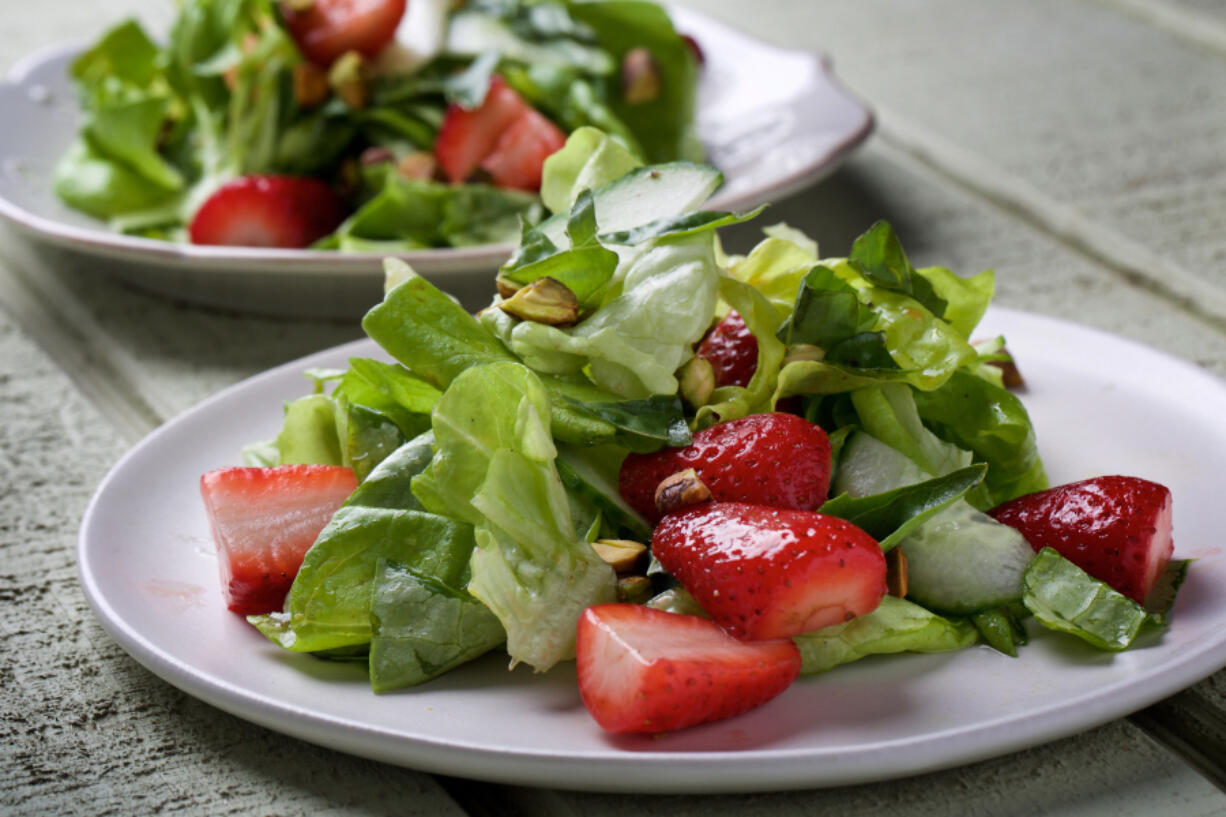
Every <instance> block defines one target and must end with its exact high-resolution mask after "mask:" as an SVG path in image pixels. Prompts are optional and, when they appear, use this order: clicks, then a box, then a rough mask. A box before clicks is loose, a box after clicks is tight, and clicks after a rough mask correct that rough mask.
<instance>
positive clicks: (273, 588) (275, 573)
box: [200, 465, 357, 615]
mask: <svg viewBox="0 0 1226 817" xmlns="http://www.w3.org/2000/svg"><path fill="white" fill-rule="evenodd" d="M355 488H357V480H356V479H355V478H354V475H353V469H352V468H342V467H340V466H337V465H282V466H278V467H275V468H222V469H220V470H217V471H211V472H209V473H207V474H205V475H204V476H202V477H201V478H200V494H201V496H202V497H203V498H204V509H205V512H206V513H207V514H208V517H209V527H210V528H211V529H212V532H213V541H214V543H215V544H216V545H217V555H218V564H219V567H220V569H221V587H222V593H223V595H224V596H225V599H226V606H227V607H229V608H230V609H231V610H233V611H234V612H236V613H242V614H244V615H252V614H256V613H271V612H274V611H277V610H280V609H281V606H282V604H283V603H284V601H285V594H286V593H288V592H289V588H290V585H291V584H293V582H294V577H295V576H296V575H298V568H299V567H301V566H302V558H303V556H305V555H306V552H307V550H308V549H309V548H310V547H311V545H313V544H314V543H315V539H316V537H318V536H319V532H320V531H321V530H323V527H324V525H326V524H328V520H329V519H331V518H332V514H333V513H335V512H336V509H337V508H339V507H340V506H341V503H343V502H344V501H345V499H346V498H347V497H348V496H349V495H350V494H351V493H353V491H354V489H355Z"/></svg>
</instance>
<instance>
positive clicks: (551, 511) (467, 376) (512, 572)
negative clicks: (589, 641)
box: [413, 363, 615, 672]
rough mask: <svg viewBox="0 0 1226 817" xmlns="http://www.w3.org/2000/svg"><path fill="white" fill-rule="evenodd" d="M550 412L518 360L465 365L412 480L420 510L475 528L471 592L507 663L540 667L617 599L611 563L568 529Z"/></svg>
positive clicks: (565, 650)
mask: <svg viewBox="0 0 1226 817" xmlns="http://www.w3.org/2000/svg"><path fill="white" fill-rule="evenodd" d="M549 417H550V410H549V398H548V396H547V394H546V392H545V388H544V386H543V385H542V384H541V382H540V380H539V378H537V377H536V375H534V374H532V372H530V371H529V370H528V369H527V368H525V367H524V366H521V365H519V364H514V363H493V364H489V365H485V366H479V367H474V368H472V369H469V370H468V371H466V372H464V373H463V374H461V375H460V376H459V377H457V378H456V379H455V380H454V381H453V382H452V384H451V386H450V387H449V388H448V389H447V391H446V392H444V394H443V397H442V398H441V399H440V400H439V402H438V404H437V405H436V406H435V409H434V434H435V441H436V445H437V450H436V454H435V457H434V460H433V462H432V463H431V466H430V468H429V469H428V470H427V471H425V472H423V473H422V474H421V475H419V476H418V477H417V478H416V479H414V482H413V492H414V493H415V494H416V495H417V496H418V498H419V499H421V501H422V503H423V504H424V505H425V506H426V507H427V508H431V509H432V510H436V511H440V512H444V513H447V514H448V515H450V516H453V517H456V518H459V519H464V520H466V521H469V522H471V523H472V524H474V525H475V526H476V541H477V550H475V551H474V552H473V555H472V579H471V580H470V581H469V583H468V591H469V592H470V593H472V594H473V595H474V596H476V597H477V598H479V599H481V601H483V602H484V603H485V604H486V605H487V606H488V607H489V608H490V609H491V610H492V611H493V612H494V614H495V615H496V616H497V617H498V619H499V620H500V621H501V622H502V625H503V627H504V628H505V629H506V632H507V652H508V653H509V654H510V656H511V659H512V663H513V664H514V663H517V662H520V661H523V662H525V663H527V664H529V665H530V666H532V667H533V668H535V669H536V670H537V671H541V672H543V671H545V670H547V669H549V667H551V666H553V665H554V664H555V663H557V662H558V661H560V660H563V659H565V658H568V657H570V656H571V655H572V654H573V650H574V637H575V625H576V623H577V621H578V618H579V614H580V613H581V612H582V611H583V609H584V608H586V607H588V606H590V605H592V604H597V603H600V602H602V601H611V600H613V599H614V598H615V590H614V587H615V577H614V574H613V571H612V568H610V567H609V566H608V565H607V564H605V562H604V561H603V560H601V559H600V557H599V556H597V555H596V553H595V551H593V550H592V548H591V547H590V546H589V545H588V544H587V542H585V541H584V540H583V539H582V538H581V537H579V536H578V535H577V533H576V531H575V526H574V520H573V518H572V516H571V510H570V501H569V499H568V496H567V493H566V489H565V487H564V486H563V483H562V480H561V478H560V477H559V476H558V472H557V469H556V468H555V466H554V460H555V458H556V456H557V449H556V447H555V445H554V442H553V437H552V435H551V434H550V430H549V428H550V426H549Z"/></svg>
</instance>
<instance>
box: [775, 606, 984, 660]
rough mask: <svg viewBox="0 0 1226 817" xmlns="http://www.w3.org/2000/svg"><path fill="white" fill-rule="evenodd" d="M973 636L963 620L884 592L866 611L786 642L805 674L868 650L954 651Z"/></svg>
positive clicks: (870, 652)
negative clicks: (791, 643)
mask: <svg viewBox="0 0 1226 817" xmlns="http://www.w3.org/2000/svg"><path fill="white" fill-rule="evenodd" d="M978 637H979V636H978V634H977V632H976V631H975V628H974V627H973V626H971V624H970V623H968V622H967V621H965V620H964V619H958V618H945V617H943V616H939V615H937V614H936V613H933V612H930V611H928V610H925V609H924V608H923V607H920V606H919V605H918V604H913V603H911V602H909V601H906V600H905V599H899V598H895V597H894V596H885V597H884V598H882V599H881V604H880V605H879V606H878V607H877V609H876V610H874V611H873V612H871V613H869V614H868V615H864V616H860V617H859V618H857V619H853V620H852V621H849V622H847V623H845V624H835V625H834V626H831V627H823V628H822V629H820V630H815V631H813V632H811V633H805V634H803V635H799V636H795V637H794V638H793V639H792V641H794V642H795V643H796V646H797V647H799V648H800V662H801V663H800V671H801V673H802V674H805V675H808V674H810V673H815V672H825V671H827V670H829V669H833V668H834V667H837V666H839V665H840V664H847V663H850V662H852V661H857V660H859V659H861V658H864V657H865V656H868V655H880V654H885V653H899V652H945V651H948V650H960V649H962V648H964V647H969V646H970V645H971V644H974V643H975V641H976V640H978Z"/></svg>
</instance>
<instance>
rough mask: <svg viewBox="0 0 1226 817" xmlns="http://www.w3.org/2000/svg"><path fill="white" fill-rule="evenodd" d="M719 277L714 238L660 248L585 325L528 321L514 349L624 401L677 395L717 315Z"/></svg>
mask: <svg viewBox="0 0 1226 817" xmlns="http://www.w3.org/2000/svg"><path fill="white" fill-rule="evenodd" d="M718 285H719V271H718V269H717V268H716V266H715V256H714V241H713V239H712V235H711V234H710V233H706V232H703V233H698V234H695V235H692V236H687V237H685V238H681V239H678V240H676V241H670V242H668V243H660V244H656V245H655V246H651V247H649V248H648V249H647V250H646V251H645V252H644V253H643V254H642V255H641V256H639V257H638V258H636V259H635V260H634V261H632V262H631V263H630V264H629V266H628V267H627V269H626V272H625V276H624V278H622V280H621V293H620V294H619V295H617V296H616V297H614V298H612V299H611V300H608V301H607V302H606V303H605V304H603V305H602V306H601V307H600V308H599V309H597V310H595V311H594V312H593V313H592V314H591V315H589V316H588V317H587V318H585V319H584V320H583V322H582V323H580V324H578V325H577V326H574V327H571V328H568V329H561V328H558V327H555V326H546V325H545V324H540V323H534V322H532V321H524V322H522V323H519V324H517V325H515V327H514V328H513V329H512V330H511V333H510V337H509V345H510V347H511V350H512V351H513V352H514V353H515V354H516V355H518V356H519V357H520V358H522V359H523V360H524V362H525V363H527V364H528V365H529V366H531V367H532V368H533V369H537V370H540V371H543V372H546V373H549V374H557V375H567V374H575V373H578V372H580V371H581V370H583V371H586V372H587V373H588V375H589V376H590V377H591V379H592V381H593V382H594V383H595V384H596V385H597V386H600V387H601V388H604V389H607V390H608V391H610V392H613V393H614V394H616V395H618V396H620V397H622V398H624V399H632V400H633V399H644V398H647V397H650V396H651V395H653V394H663V395H672V394H675V393H676V391H677V379H676V378H675V377H674V376H673V374H674V372H676V370H677V368H678V367H679V366H680V365H681V364H682V363H684V362H685V361H686V360H688V359H689V358H690V357H691V356H692V354H693V352H692V348H691V347H692V345H693V344H694V343H695V342H696V341H697V340H698V339H699V338H701V337H702V334H703V332H705V331H706V329H707V325H708V324H709V322H710V316H711V315H712V314H713V312H714V309H715V300H716V294H717V290H718Z"/></svg>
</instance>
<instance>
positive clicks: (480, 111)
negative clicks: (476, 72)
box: [434, 75, 532, 182]
mask: <svg viewBox="0 0 1226 817" xmlns="http://www.w3.org/2000/svg"><path fill="white" fill-rule="evenodd" d="M530 110H532V109H531V108H530V107H528V104H527V103H526V102H524V101H523V99H521V98H520V96H519V94H517V93H515V90H514V89H513V88H511V87H510V86H509V85H507V83H506V80H504V79H503V78H502V77H500V76H497V75H495V76H493V77H492V78H491V79H490V88H489V91H487V92H486V94H485V100H484V101H483V102H482V103H481V104H480V105H479V106H477V107H476V108H473V109H472V110H467V109H465V108H461V107H460V106H459V105H456V104H452V105H450V106H449V107H448V108H447V113H446V115H445V116H444V117H443V124H442V126H441V127H440V128H439V131H438V137H437V139H435V142H434V158H435V159H437V160H438V164H439V167H441V168H442V169H443V173H445V174H446V175H447V178H448V179H450V180H451V181H452V182H462V181H464V180H465V179H467V178H468V177H469V176H471V175H472V173H473V171H474V170H476V169H477V166H478V165H480V164H481V162H482V160H483V159H485V157H487V156H489V155H490V154H491V153H493V152H494V149H495V148H496V147H498V142H499V140H500V139H501V138H502V136H503V134H504V133H505V132H506V131H507V129H508V128H510V127H511V125H512V124H513V123H514V122H515V121H516V120H517V119H519V118H520V116H522V115H523V113H524V112H525V111H530Z"/></svg>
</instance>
